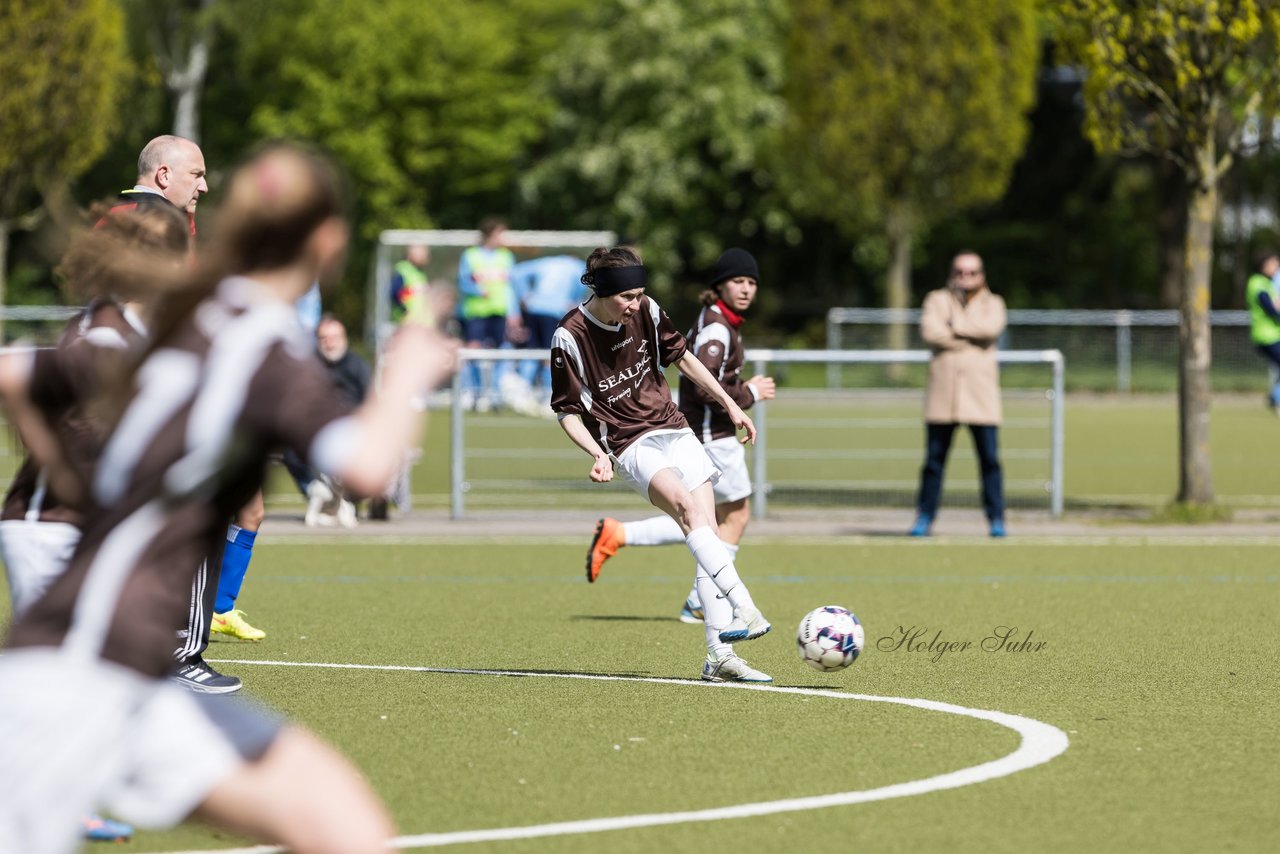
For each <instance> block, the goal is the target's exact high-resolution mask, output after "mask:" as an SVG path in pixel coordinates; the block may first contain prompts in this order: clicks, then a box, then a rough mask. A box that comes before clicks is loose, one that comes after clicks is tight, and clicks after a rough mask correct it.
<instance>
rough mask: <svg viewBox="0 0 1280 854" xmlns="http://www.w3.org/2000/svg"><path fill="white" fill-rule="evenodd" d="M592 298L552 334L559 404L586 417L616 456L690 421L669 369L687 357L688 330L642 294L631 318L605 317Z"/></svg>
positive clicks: (555, 402)
mask: <svg viewBox="0 0 1280 854" xmlns="http://www.w3.org/2000/svg"><path fill="white" fill-rule="evenodd" d="M586 305H587V304H586V303H583V304H582V305H580V306H578V307H577V308H575V309H573V310H572V311H570V312H569V313H568V314H566V315H565V316H564V317H563V318H562V319H561V321H560V325H559V326H558V327H557V328H556V331H555V334H554V335H553V336H552V339H551V408H552V409H553V410H555V411H556V412H558V413H560V414H561V415H580V416H582V421H583V423H584V424H585V425H586V427H587V429H588V430H590V431H591V435H593V436H594V437H595V438H596V440H597V441H598V442H600V446H601V447H602V448H604V450H605V451H607V452H608V453H610V454H613V455H614V456H615V457H616V456H618V455H619V454H621V453H622V452H623V451H625V450H626V449H627V447H628V446H630V445H631V443H632V442H634V441H635V440H636V439H639V438H640V437H641V436H643V435H645V434H646V433H652V432H653V431H655V430H680V429H683V428H685V427H687V426H688V422H686V421H685V418H684V416H683V415H681V414H680V410H679V409H677V408H676V405H675V403H673V402H672V400H671V389H670V388H669V387H668V386H667V379H666V377H665V376H664V375H663V373H662V369H663V368H665V367H666V366H667V365H670V364H671V363H672V362H674V361H676V360H677V359H679V358H680V357H681V356H683V355H684V351H685V340H684V336H683V335H681V334H680V333H679V331H677V330H676V328H675V324H673V323H672V322H671V318H669V317H667V313H666V312H665V311H663V310H662V309H661V307H659V306H658V304H657V303H656V302H654V301H653V300H651V299H650V298H649V297H647V296H642V297H640V306H639V308H638V309H637V310H636V311H635V312H634V313H633V314H632V315H631V317H630V318H629V319H628V320H626V321H625V322H623V323H619V324H616V325H609V324H607V323H602V322H601V321H600V320H598V319H597V318H596V317H595V316H594V315H592V314H591V312H589V311H588V310H587V308H586Z"/></svg>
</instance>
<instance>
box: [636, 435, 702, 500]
mask: <svg viewBox="0 0 1280 854" xmlns="http://www.w3.org/2000/svg"><path fill="white" fill-rule="evenodd" d="M614 467H615V468H616V469H617V470H618V472H619V473H620V474H621V475H622V477H623V478H624V479H625V480H626V481H627V483H629V484H631V488H632V489H634V490H635V491H636V492H638V493H640V495H641V496H643V497H644V499H645V500H646V501H648V500H649V482H650V481H652V480H653V478H654V476H655V475H656V474H657V473H658V472H660V471H662V470H663V469H675V471H676V473H677V474H678V475H679V476H680V480H681V481H683V482H684V486H685V489H687V490H689V491H690V492H693V491H694V490H695V489H697V488H698V487H699V486H701V485H702V484H704V483H706V482H707V481H711V484H712V486H714V485H715V482H716V481H717V480H719V479H720V470H719V469H718V468H716V467H715V465H714V464H713V463H712V462H711V458H710V457H709V456H707V452H706V450H705V449H704V448H703V446H702V443H701V442H699V441H698V440H697V438H696V437H695V436H694V435H693V431H692V430H690V429H689V428H687V427H686V428H685V429H683V430H655V431H653V432H652V433H645V434H644V435H643V436H641V437H640V438H639V439H637V440H636V441H635V442H633V443H632V444H631V447H629V448H627V449H626V450H625V451H623V452H622V456H620V457H614Z"/></svg>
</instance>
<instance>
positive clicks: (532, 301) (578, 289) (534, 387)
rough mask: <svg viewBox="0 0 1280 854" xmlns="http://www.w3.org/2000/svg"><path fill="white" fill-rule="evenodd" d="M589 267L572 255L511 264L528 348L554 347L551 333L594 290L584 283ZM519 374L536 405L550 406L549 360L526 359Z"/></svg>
mask: <svg viewBox="0 0 1280 854" xmlns="http://www.w3.org/2000/svg"><path fill="white" fill-rule="evenodd" d="M586 271H587V262H586V261H583V260H582V259H581V258H575V257H573V256H572V255H549V256H547V257H545V258H534V259H533V260H532V261H522V262H521V263H519V264H516V265H515V267H513V268H512V270H511V285H512V287H513V288H514V289H515V296H516V301H517V302H518V303H519V305H520V311H521V314H522V316H523V320H524V328H525V333H526V338H525V341H524V346H525V347H526V348H527V349H530V350H549V349H551V336H552V334H554V333H555V331H556V326H558V325H559V323H560V319H561V318H562V317H564V316H565V314H567V313H568V312H569V310H570V309H572V308H573V307H574V306H575V305H577V304H578V303H580V302H582V301H583V300H585V299H586V298H587V297H588V296H590V294H591V292H590V291H589V290H588V289H587V286H586V285H584V284H582V274H583V273H585V272H586ZM520 377H521V378H522V379H523V380H524V382H525V383H526V384H527V385H528V386H529V389H530V391H531V392H532V393H533V395H532V396H533V398H536V400H533V401H532V402H533V404H534V408H536V409H538V410H539V411H541V410H547V409H548V407H549V406H550V405H551V364H550V362H548V361H546V360H545V359H544V360H542V361H538V360H535V359H526V360H525V361H523V362H521V363H520ZM539 401H540V403H539ZM548 411H549V410H548Z"/></svg>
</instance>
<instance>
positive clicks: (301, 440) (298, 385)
mask: <svg viewBox="0 0 1280 854" xmlns="http://www.w3.org/2000/svg"><path fill="white" fill-rule="evenodd" d="M351 410H352V407H351V405H350V404H348V403H345V402H344V401H343V400H342V399H341V397H339V395H338V394H337V392H336V391H335V390H334V387H333V383H332V381H330V379H329V376H328V375H327V374H326V373H325V370H324V368H323V366H321V364H320V362H319V360H318V359H316V358H314V357H312V356H310V355H307V356H304V357H299V356H296V355H294V354H292V353H291V352H289V350H288V348H287V347H286V346H285V345H282V344H277V345H276V346H275V347H274V352H273V353H272V354H271V355H270V356H269V357H268V358H266V359H264V360H263V362H262V365H261V367H260V368H259V369H258V373H257V375H256V376H255V377H254V379H253V382H252V383H251V384H250V385H249V399H248V400H247V401H245V409H244V418H245V419H246V420H247V421H249V422H250V423H251V424H253V425H254V426H255V427H256V428H257V429H258V430H260V431H261V435H264V436H266V437H268V439H269V441H270V443H271V444H272V445H275V446H281V447H285V448H290V449H291V450H293V451H294V452H295V453H297V454H298V455H299V456H301V457H302V458H303V459H304V460H309V459H310V454H311V446H312V443H313V442H314V441H315V438H316V436H317V434H319V433H320V431H321V430H323V429H324V428H325V427H327V426H328V425H329V424H330V423H332V422H333V421H336V420H337V419H339V418H342V417H343V416H345V415H349V414H350V413H351Z"/></svg>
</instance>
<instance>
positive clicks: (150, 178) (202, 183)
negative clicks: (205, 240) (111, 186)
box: [112, 134, 209, 235]
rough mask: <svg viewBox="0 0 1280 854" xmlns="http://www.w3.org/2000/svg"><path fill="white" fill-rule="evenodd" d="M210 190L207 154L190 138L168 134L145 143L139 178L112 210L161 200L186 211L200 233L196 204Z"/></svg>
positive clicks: (192, 232) (139, 157)
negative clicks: (206, 171) (206, 172)
mask: <svg viewBox="0 0 1280 854" xmlns="http://www.w3.org/2000/svg"><path fill="white" fill-rule="evenodd" d="M207 192H209V184H208V182H207V181H206V180H205V166H204V153H203V152H202V151H201V150H200V146H198V145H196V144H195V143H194V142H192V141H191V140H189V139H183V138H182V137H180V136H172V135H170V134H166V135H164V136H158V137H156V138H155V139H153V140H151V141H150V142H148V143H147V144H146V145H145V146H143V149H142V152H141V153H140V154H139V155H138V177H137V180H136V181H135V182H134V185H133V187H132V188H131V189H128V190H125V191H123V192H122V193H120V197H119V199H118V200H117V202H116V204H115V205H114V206H113V208H112V211H113V212H114V211H117V210H128V209H131V208H136V207H138V206H139V205H149V204H157V203H159V202H160V200H161V199H163V200H164V201H166V202H168V203H169V204H171V205H173V206H174V207H176V208H178V209H179V210H181V211H183V212H184V213H185V214H186V215H187V220H188V221H189V222H190V223H191V234H192V235H194V234H195V233H196V206H197V205H198V204H199V203H200V197H201V196H202V195H204V194H205V193H207Z"/></svg>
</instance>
